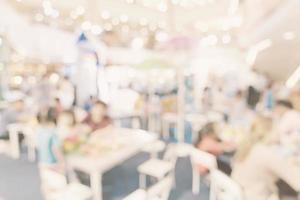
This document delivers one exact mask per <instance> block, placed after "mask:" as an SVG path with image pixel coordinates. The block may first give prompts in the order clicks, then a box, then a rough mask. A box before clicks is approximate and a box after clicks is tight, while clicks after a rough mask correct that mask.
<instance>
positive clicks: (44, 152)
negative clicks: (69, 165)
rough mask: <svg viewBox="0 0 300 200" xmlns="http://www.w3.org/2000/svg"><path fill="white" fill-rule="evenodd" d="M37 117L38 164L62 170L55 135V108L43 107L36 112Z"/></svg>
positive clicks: (62, 166) (61, 155) (62, 162)
mask: <svg viewBox="0 0 300 200" xmlns="http://www.w3.org/2000/svg"><path fill="white" fill-rule="evenodd" d="M37 118H38V122H39V128H38V130H37V133H38V140H37V141H38V145H37V146H38V154H39V163H40V166H43V167H50V168H53V169H55V170H58V171H63V170H64V159H63V154H62V152H61V150H60V144H59V139H58V137H57V135H56V127H55V123H56V120H55V109H54V108H47V109H44V110H43V111H41V112H40V113H39V114H38V116H37Z"/></svg>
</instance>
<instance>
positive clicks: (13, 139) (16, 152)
mask: <svg viewBox="0 0 300 200" xmlns="http://www.w3.org/2000/svg"><path fill="white" fill-rule="evenodd" d="M7 129H8V133H9V141H10V147H11V156H12V157H13V158H14V159H18V158H20V143H19V134H20V133H21V132H22V131H23V125H22V124H17V123H15V124H10V125H8V127H7Z"/></svg>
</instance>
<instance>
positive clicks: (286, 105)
mask: <svg viewBox="0 0 300 200" xmlns="http://www.w3.org/2000/svg"><path fill="white" fill-rule="evenodd" d="M274 115H275V117H277V122H276V123H275V130H274V132H275V138H276V140H277V142H279V143H280V144H281V145H284V146H290V145H291V144H294V143H295V142H297V141H298V140H299V139H300V113H299V112H298V111H296V110H295V109H294V107H293V104H292V103H291V102H290V101H288V100H278V101H277V102H276V105H275V108H274ZM299 142H300V141H299Z"/></svg>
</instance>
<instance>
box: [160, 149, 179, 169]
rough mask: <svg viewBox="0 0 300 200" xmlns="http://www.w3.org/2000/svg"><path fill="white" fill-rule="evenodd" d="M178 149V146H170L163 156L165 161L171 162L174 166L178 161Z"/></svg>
mask: <svg viewBox="0 0 300 200" xmlns="http://www.w3.org/2000/svg"><path fill="white" fill-rule="evenodd" d="M176 147H177V146H176V144H169V145H168V146H167V149H166V152H165V153H164V156H163V160H165V161H169V162H171V163H172V164H173V165H174V166H175V164H176V161H177V150H176Z"/></svg>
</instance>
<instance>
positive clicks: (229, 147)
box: [195, 122, 235, 174]
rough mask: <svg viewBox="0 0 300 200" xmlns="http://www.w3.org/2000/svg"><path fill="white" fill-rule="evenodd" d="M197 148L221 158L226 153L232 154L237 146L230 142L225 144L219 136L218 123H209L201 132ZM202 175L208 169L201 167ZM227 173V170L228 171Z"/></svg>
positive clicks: (196, 144)
mask: <svg viewBox="0 0 300 200" xmlns="http://www.w3.org/2000/svg"><path fill="white" fill-rule="evenodd" d="M195 146H196V148H198V149H199V150H201V151H205V152H208V153H210V154H213V155H215V156H220V155H222V154H224V153H225V152H232V151H233V150H234V149H235V145H234V144H233V143H229V142H223V141H221V139H220V138H219V137H218V135H217V125H216V123H212V122H210V123H207V124H206V125H205V126H204V127H203V128H202V129H201V130H200V131H199V136H198V139H197V142H196V143H195ZM199 171H200V174H205V173H207V171H208V169H207V168H206V167H204V166H199ZM226 171H227V170H226Z"/></svg>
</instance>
